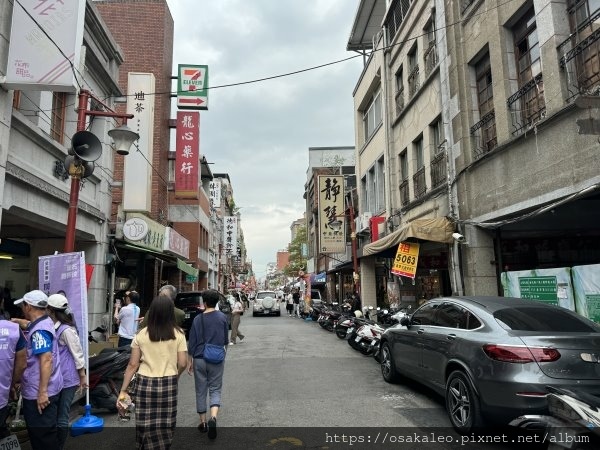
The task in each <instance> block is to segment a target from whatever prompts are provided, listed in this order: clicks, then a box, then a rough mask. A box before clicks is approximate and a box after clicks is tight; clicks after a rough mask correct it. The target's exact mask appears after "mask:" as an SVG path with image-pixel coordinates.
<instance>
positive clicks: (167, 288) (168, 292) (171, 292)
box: [139, 284, 185, 329]
mask: <svg viewBox="0 0 600 450" xmlns="http://www.w3.org/2000/svg"><path fill="white" fill-rule="evenodd" d="M158 295H159V297H167V298H168V299H169V300H171V301H172V302H173V305H175V298H176V297H177V288H176V287H175V286H173V285H172V284H165V285H164V286H163V287H161V288H160V289H159V290H158ZM184 320H185V311H184V310H182V309H179V308H177V307H176V306H175V323H176V324H177V326H178V327H179V328H181V327H183V321H184ZM139 321H140V322H141V323H140V329H142V328H144V327H145V326H147V325H148V319H147V318H146V316H144V317H140V319H139Z"/></svg>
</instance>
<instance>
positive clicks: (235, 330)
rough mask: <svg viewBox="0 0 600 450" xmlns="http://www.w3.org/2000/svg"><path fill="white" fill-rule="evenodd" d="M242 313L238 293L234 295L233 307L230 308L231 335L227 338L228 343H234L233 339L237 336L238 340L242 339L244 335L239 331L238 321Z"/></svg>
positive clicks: (242, 309)
mask: <svg viewBox="0 0 600 450" xmlns="http://www.w3.org/2000/svg"><path fill="white" fill-rule="evenodd" d="M243 314H244V305H243V304H242V301H241V300H240V296H239V294H237V296H236V297H235V301H234V302H233V307H232V309H231V337H230V340H229V344H230V345H235V344H236V342H235V340H236V339H237V338H238V337H239V338H240V342H242V341H243V340H244V338H245V337H246V336H244V335H243V334H242V332H241V331H240V322H241V320H242V315H243Z"/></svg>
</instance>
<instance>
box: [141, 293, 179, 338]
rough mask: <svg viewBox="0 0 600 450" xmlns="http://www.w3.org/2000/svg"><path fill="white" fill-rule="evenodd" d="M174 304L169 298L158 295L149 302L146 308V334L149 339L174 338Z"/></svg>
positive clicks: (175, 326)
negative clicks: (148, 307) (148, 306)
mask: <svg viewBox="0 0 600 450" xmlns="http://www.w3.org/2000/svg"><path fill="white" fill-rule="evenodd" d="M175 328H177V329H179V327H178V326H177V323H176V322H175V305H174V304H173V302H172V301H171V299H169V298H167V297H165V296H164V295H159V296H158V297H156V298H155V299H154V300H152V303H151V304H150V309H148V335H149V336H150V341H152V342H158V341H169V340H171V339H175Z"/></svg>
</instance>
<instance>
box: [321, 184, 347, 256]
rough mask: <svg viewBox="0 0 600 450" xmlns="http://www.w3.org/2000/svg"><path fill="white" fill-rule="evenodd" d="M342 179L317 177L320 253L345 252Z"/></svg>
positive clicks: (344, 213)
mask: <svg viewBox="0 0 600 450" xmlns="http://www.w3.org/2000/svg"><path fill="white" fill-rule="evenodd" d="M343 187H344V177H343V176H342V175H340V176H332V175H319V241H320V249H319V251H320V252H321V253H344V252H345V251H346V212H345V210H344V192H343Z"/></svg>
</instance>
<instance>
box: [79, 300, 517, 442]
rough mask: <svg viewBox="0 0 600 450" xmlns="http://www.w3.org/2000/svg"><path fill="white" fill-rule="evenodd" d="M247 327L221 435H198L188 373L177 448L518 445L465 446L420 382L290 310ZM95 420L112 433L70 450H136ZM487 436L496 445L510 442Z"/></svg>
mask: <svg viewBox="0 0 600 450" xmlns="http://www.w3.org/2000/svg"><path fill="white" fill-rule="evenodd" d="M282 311H284V310H282ZM241 330H242V331H243V333H244V334H245V335H246V338H245V340H244V341H243V342H242V343H241V344H237V345H235V346H229V351H228V355H227V360H226V364H227V366H226V369H225V378H224V389H223V405H222V408H221V411H220V413H219V418H218V426H219V431H218V433H219V434H218V438H217V439H216V440H215V441H209V440H208V439H207V436H206V435H205V434H200V433H199V432H198V431H197V430H196V426H197V424H198V418H197V415H196V413H195V410H196V409H195V397H194V383H193V377H191V376H188V375H187V373H186V374H184V375H183V376H182V377H181V381H180V393H179V407H178V418H177V431H176V434H175V440H174V448H177V449H187V448H190V449H191V448H197V446H198V444H199V443H201V444H202V445H205V444H206V445H212V446H218V447H219V448H242V447H245V448H265V447H269V448H270V447H273V448H297V447H302V448H346V447H349V448H361V447H362V446H368V447H369V448H370V447H372V446H379V447H380V448H387V447H388V446H389V447H394V448H417V447H420V448H423V447H422V446H423V443H425V445H426V448H427V449H430V448H432V449H438V448H439V449H454V448H478V449H479V448H499V449H503V448H514V446H508V445H499V444H494V445H491V444H488V445H486V444H481V443H477V444H476V445H475V444H472V446H469V445H466V446H465V445H463V443H465V444H467V443H468V442H466V441H462V442H461V439H464V438H462V437H461V436H459V435H457V434H456V433H455V432H454V431H453V430H452V429H451V428H450V425H449V421H448V419H447V417H446V413H445V410H444V405H443V399H442V398H440V397H438V396H436V395H435V394H433V393H432V392H431V391H428V390H427V389H424V388H421V387H419V386H418V385H416V384H414V383H409V384H406V385H405V384H398V385H391V384H388V383H386V382H385V381H383V379H382V377H381V373H380V370H379V366H378V364H377V363H376V362H375V360H374V359H373V358H372V357H366V356H363V355H361V354H360V353H358V352H356V351H354V350H353V349H352V348H351V347H350V346H349V345H348V344H347V342H346V341H345V340H340V339H338V338H337V337H336V336H335V334H333V333H328V332H327V331H325V330H323V329H321V327H320V326H319V325H318V324H317V323H316V322H304V321H302V320H299V319H295V318H290V317H288V316H287V315H286V314H285V312H284V314H283V315H282V316H281V317H256V318H255V317H252V314H251V312H250V311H249V312H247V313H246V314H245V315H244V316H243V317H242V324H241ZM93 414H94V415H97V416H100V417H103V418H104V419H105V430H104V431H103V432H102V433H99V434H88V435H84V436H80V437H76V438H69V441H68V443H67V448H68V449H81V448H85V447H93V448H94V450H103V449H117V448H118V449H120V448H132V447H133V445H134V429H133V427H134V421H133V420H132V421H131V422H126V423H122V422H118V421H117V418H116V415H114V414H110V413H106V412H104V411H93ZM384 438H385V439H386V442H382V441H383V440H384ZM403 439H404V440H405V441H411V442H409V443H406V442H405V443H402V440H403ZM475 439H477V437H475ZM488 439H495V440H496V441H497V442H498V441H501V439H502V436H501V433H500V432H499V433H498V434H497V435H494V436H491V437H488ZM432 440H436V442H437V443H435V444H434V443H432ZM361 441H362V442H361ZM439 441H443V442H444V443H439ZM351 444H352V445H351ZM361 444H362V445H361Z"/></svg>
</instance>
